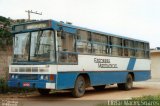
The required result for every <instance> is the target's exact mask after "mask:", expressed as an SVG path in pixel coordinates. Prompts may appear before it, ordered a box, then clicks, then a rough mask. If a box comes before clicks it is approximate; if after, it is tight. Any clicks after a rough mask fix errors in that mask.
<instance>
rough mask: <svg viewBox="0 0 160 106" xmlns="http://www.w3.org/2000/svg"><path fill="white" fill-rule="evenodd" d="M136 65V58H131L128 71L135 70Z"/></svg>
mask: <svg viewBox="0 0 160 106" xmlns="http://www.w3.org/2000/svg"><path fill="white" fill-rule="evenodd" d="M135 63H136V58H130V60H129V63H128V67H127V70H133V69H134V65H135Z"/></svg>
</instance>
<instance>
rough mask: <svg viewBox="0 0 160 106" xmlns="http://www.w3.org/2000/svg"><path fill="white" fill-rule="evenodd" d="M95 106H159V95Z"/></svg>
mask: <svg viewBox="0 0 160 106" xmlns="http://www.w3.org/2000/svg"><path fill="white" fill-rule="evenodd" d="M96 106H160V95H157V96H151V95H149V96H143V97H137V98H132V99H129V100H109V101H106V102H105V103H101V104H97V105H96Z"/></svg>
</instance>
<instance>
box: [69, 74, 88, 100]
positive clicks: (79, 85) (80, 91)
mask: <svg viewBox="0 0 160 106" xmlns="http://www.w3.org/2000/svg"><path fill="white" fill-rule="evenodd" d="M85 88H86V82H85V79H84V77H83V76H78V77H77V79H76V81H75V85H74V88H73V89H72V95H73V97H76V98H79V97H82V96H83V95H84V93H85Z"/></svg>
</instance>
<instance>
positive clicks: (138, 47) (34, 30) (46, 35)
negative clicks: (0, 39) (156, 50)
mask: <svg viewBox="0 0 160 106" xmlns="http://www.w3.org/2000/svg"><path fill="white" fill-rule="evenodd" d="M12 30H13V36H14V37H13V38H14V44H13V48H14V52H13V62H12V64H11V65H10V66H9V81H8V85H9V87H20V88H23V87H27V88H37V89H38V91H39V93H40V94H42V95H45V94H48V93H49V92H50V90H52V89H55V90H71V91H72V94H73V96H74V97H81V96H83V95H84V93H85V89H86V87H90V86H92V87H93V88H94V89H95V90H102V89H104V88H105V86H106V85H110V84H117V86H118V88H119V89H123V90H130V89H132V87H133V81H144V80H148V79H150V78H151V71H150V51H149V50H150V49H149V48H150V47H149V42H146V41H143V40H137V39H133V38H128V37H124V36H118V35H114V34H110V33H104V32H100V31H96V30H91V29H87V28H82V27H78V26H74V25H71V24H67V23H63V22H57V21H54V20H45V21H35V22H29V23H23V24H18V25H14V26H13V28H12Z"/></svg>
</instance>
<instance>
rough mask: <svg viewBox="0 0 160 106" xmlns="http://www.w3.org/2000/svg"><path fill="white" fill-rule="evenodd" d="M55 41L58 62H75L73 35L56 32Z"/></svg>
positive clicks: (76, 60) (76, 61) (76, 59)
mask: <svg viewBox="0 0 160 106" xmlns="http://www.w3.org/2000/svg"><path fill="white" fill-rule="evenodd" d="M57 42H58V51H59V55H58V56H59V63H60V64H77V63H78V58H77V54H76V53H75V50H76V49H75V35H74V34H71V33H67V32H63V31H59V32H57Z"/></svg>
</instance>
